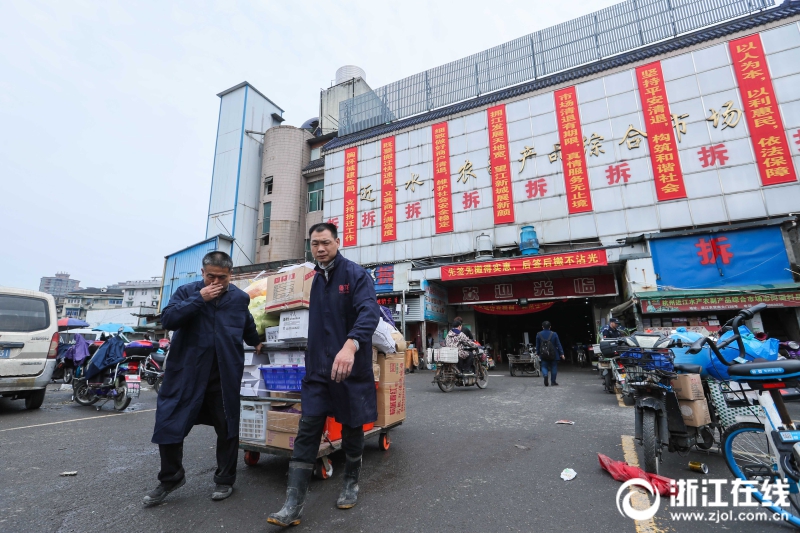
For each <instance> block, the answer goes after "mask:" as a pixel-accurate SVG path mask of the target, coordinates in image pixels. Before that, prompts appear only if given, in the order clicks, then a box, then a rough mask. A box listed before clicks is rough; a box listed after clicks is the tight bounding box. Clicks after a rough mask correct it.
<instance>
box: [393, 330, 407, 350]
mask: <svg viewBox="0 0 800 533" xmlns="http://www.w3.org/2000/svg"><path fill="white" fill-rule="evenodd" d="M392 338H393V339H394V346H395V350H396V351H397V353H399V354H404V353H406V348H407V347H408V345H407V344H406V340H405V339H404V338H403V334H402V333H400V332H399V331H395V332H394V333H392Z"/></svg>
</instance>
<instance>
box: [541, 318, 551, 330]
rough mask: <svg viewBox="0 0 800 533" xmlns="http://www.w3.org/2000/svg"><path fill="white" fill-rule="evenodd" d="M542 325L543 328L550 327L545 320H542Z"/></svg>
mask: <svg viewBox="0 0 800 533" xmlns="http://www.w3.org/2000/svg"><path fill="white" fill-rule="evenodd" d="M542 327H543V328H544V329H550V322H549V321H547V320H545V321H544V322H542Z"/></svg>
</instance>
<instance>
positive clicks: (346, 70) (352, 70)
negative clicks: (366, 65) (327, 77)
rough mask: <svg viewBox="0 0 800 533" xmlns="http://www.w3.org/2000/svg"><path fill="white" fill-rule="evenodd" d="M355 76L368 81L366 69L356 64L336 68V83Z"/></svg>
mask: <svg viewBox="0 0 800 533" xmlns="http://www.w3.org/2000/svg"><path fill="white" fill-rule="evenodd" d="M353 78H361V79H362V80H364V81H366V79H367V73H366V72H364V69H362V68H361V67H357V66H355V65H345V66H343V67H339V68H338V69H337V70H336V85H339V84H340V83H343V82H346V81H347V80H350V79H353Z"/></svg>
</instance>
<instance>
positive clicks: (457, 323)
mask: <svg viewBox="0 0 800 533" xmlns="http://www.w3.org/2000/svg"><path fill="white" fill-rule="evenodd" d="M463 323H464V321H463V320H461V317H460V316H457V317H455V318H454V319H453V327H454V328H457V327H458V326H460V325H461V324H463Z"/></svg>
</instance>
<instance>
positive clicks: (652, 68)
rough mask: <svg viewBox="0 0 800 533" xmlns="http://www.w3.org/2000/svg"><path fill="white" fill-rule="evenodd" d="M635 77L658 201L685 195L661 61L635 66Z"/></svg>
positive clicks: (684, 196)
mask: <svg viewBox="0 0 800 533" xmlns="http://www.w3.org/2000/svg"><path fill="white" fill-rule="evenodd" d="M636 81H637V82H638V85H639V98H640V99H641V101H642V111H643V112H644V123H645V130H646V131H647V142H648V144H649V145H650V163H651V164H652V165H653V176H654V177H655V182H656V196H657V197H658V201H659V202H665V201H667V200H676V199H678V198H686V186H685V185H684V184H683V172H681V163H680V160H679V159H678V143H677V142H676V139H675V132H674V131H672V115H670V113H669V104H668V103H667V91H666V90H665V88H664V76H663V75H662V73H661V63H660V62H659V61H656V62H655V63H650V64H649V65H642V66H641V67H637V68H636Z"/></svg>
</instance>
